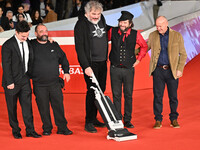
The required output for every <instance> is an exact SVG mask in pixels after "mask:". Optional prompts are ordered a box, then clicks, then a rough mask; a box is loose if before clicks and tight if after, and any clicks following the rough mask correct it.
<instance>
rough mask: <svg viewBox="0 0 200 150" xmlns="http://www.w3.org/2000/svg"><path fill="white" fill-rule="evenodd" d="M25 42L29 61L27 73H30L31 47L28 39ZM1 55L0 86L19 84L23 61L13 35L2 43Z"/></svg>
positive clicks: (22, 74)
mask: <svg viewBox="0 0 200 150" xmlns="http://www.w3.org/2000/svg"><path fill="white" fill-rule="evenodd" d="M27 43H28V47H29V62H28V72H27V73H28V74H30V72H31V68H32V63H33V49H32V47H31V44H30V42H29V40H27ZM1 56H2V68H3V78H2V86H3V87H7V86H8V85H10V84H12V83H14V84H16V85H18V84H20V81H21V79H22V77H23V76H24V73H23V62H22V57H21V53H20V49H19V46H18V43H17V40H16V38H15V37H14V36H13V37H11V38H10V39H8V40H7V41H6V42H5V43H4V44H3V45H2V51H1Z"/></svg>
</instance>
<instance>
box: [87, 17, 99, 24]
mask: <svg viewBox="0 0 200 150" xmlns="http://www.w3.org/2000/svg"><path fill="white" fill-rule="evenodd" d="M88 21H90V22H91V23H93V24H97V23H98V22H99V21H100V18H99V19H98V20H97V21H94V20H91V19H90V17H88Z"/></svg>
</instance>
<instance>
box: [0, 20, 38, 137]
mask: <svg viewBox="0 0 200 150" xmlns="http://www.w3.org/2000/svg"><path fill="white" fill-rule="evenodd" d="M29 30H30V27H29V25H28V23H27V22H26V21H21V22H20V23H18V24H17V25H16V31H15V33H16V34H15V35H14V36H13V37H11V38H10V39H9V40H7V41H6V42H5V43H4V44H3V46H2V51H1V54H2V67H3V79H2V86H3V88H4V90H5V96H6V102H7V108H8V116H9V122H10V126H11V127H12V133H13V136H14V138H16V139H21V138H22V135H21V134H20V131H21V129H20V128H19V124H18V120H17V99H18V98H19V102H20V105H21V108H22V115H23V119H24V123H25V126H26V136H28V137H35V138H37V137H41V135H38V134H37V133H36V132H35V130H34V126H33V114H32V100H31V97H32V92H31V85H30V79H29V76H28V73H30V72H31V70H30V69H31V65H32V62H33V49H32V47H31V45H30V42H29V41H28V40H27V38H28V35H29Z"/></svg>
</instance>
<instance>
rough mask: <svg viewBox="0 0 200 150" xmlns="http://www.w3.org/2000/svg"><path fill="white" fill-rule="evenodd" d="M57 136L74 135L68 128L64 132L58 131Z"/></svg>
mask: <svg viewBox="0 0 200 150" xmlns="http://www.w3.org/2000/svg"><path fill="white" fill-rule="evenodd" d="M57 134H63V135H71V134H73V132H72V131H71V130H69V129H68V128H67V129H66V130H64V131H59V130H58V131H57Z"/></svg>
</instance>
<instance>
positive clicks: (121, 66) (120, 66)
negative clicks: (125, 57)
mask: <svg viewBox="0 0 200 150" xmlns="http://www.w3.org/2000/svg"><path fill="white" fill-rule="evenodd" d="M113 66H115V67H117V68H127V67H126V66H124V65H113Z"/></svg>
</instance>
